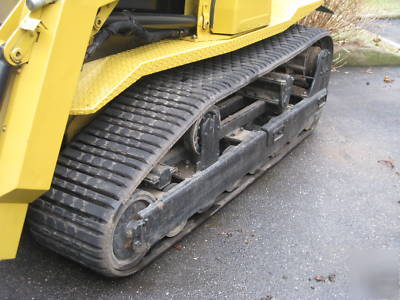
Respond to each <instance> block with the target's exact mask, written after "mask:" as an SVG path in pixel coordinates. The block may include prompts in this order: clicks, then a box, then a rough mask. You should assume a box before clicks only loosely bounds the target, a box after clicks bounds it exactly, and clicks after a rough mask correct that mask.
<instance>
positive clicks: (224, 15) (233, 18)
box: [211, 0, 272, 34]
mask: <svg viewBox="0 0 400 300" xmlns="http://www.w3.org/2000/svg"><path fill="white" fill-rule="evenodd" d="M271 8H272V0H252V1H251V5H249V1H248V0H218V1H216V2H215V7H214V10H213V16H212V20H211V23H212V26H211V31H212V32H213V33H218V34H238V33H242V32H245V31H249V30H252V29H254V28H260V27H263V26H267V25H268V24H269V23H270V20H271Z"/></svg>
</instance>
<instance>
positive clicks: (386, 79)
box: [383, 76, 394, 83]
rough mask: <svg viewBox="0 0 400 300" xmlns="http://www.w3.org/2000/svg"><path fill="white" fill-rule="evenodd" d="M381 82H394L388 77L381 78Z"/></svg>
mask: <svg viewBox="0 0 400 300" xmlns="http://www.w3.org/2000/svg"><path fill="white" fill-rule="evenodd" d="M383 81H384V82H386V83H392V82H394V80H393V79H391V78H390V77H389V76H385V78H383Z"/></svg>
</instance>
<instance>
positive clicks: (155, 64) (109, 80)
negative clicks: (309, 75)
mask: <svg viewBox="0 0 400 300" xmlns="http://www.w3.org/2000/svg"><path fill="white" fill-rule="evenodd" d="M207 1H208V0H207ZM207 1H206V2H207ZM322 3H323V1H320V0H318V1H316V0H286V1H281V0H273V2H272V12H273V13H272V15H271V22H270V25H269V26H267V27H263V28H261V29H258V30H255V31H251V32H248V33H246V34H241V35H236V36H233V37H230V38H229V39H223V40H216V41H206V42H196V43H194V42H191V41H189V40H165V41H161V42H158V43H154V44H150V45H146V46H143V47H139V48H136V49H133V50H130V51H126V52H123V53H119V54H116V55H113V56H109V57H106V58H103V59H99V60H96V61H93V62H90V63H88V64H86V65H85V66H84V67H83V70H82V73H81V77H80V80H79V84H78V88H77V91H76V94H75V98H74V101H73V104H72V107H71V114H72V115H85V114H92V113H95V112H96V111H98V110H99V109H100V108H102V107H103V106H104V105H106V104H107V103H108V102H110V101H111V100H112V99H114V98H115V97H116V96H118V95H119V94H120V93H121V92H123V91H124V90H125V89H126V88H128V87H129V86H130V85H132V84H133V83H134V82H136V81H137V80H138V79H140V78H141V77H143V76H146V75H149V74H153V73H156V72H159V71H163V70H167V69H170V68H174V67H177V66H181V65H184V64H188V63H191V62H195V61H199V60H202V59H206V58H209V57H213V56H216V55H221V54H224V53H228V52H231V51H235V50H237V49H239V48H242V47H245V46H247V45H250V44H252V43H255V42H257V41H260V40H263V39H266V38H268V37H271V36H273V35H276V34H278V33H280V32H283V31H285V30H286V29H287V28H289V27H290V26H291V25H293V24H295V23H296V22H297V21H299V20H300V19H302V18H303V17H305V16H307V15H308V14H309V13H310V12H312V11H313V10H315V9H316V8H318V7H319V6H320V5H322ZM199 9H200V8H199ZM225 37H226V36H224V38H225Z"/></svg>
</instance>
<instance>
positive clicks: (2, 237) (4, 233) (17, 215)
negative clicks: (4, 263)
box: [0, 203, 28, 260]
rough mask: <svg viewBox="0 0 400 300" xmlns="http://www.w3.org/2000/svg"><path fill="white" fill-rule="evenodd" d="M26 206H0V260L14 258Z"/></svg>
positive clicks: (6, 204)
mask: <svg viewBox="0 0 400 300" xmlns="http://www.w3.org/2000/svg"><path fill="white" fill-rule="evenodd" d="M27 208H28V204H15V203H12V204H8V203H1V204H0V241H1V243H0V260H3V259H13V258H15V256H16V254H17V250H18V244H19V239H20V236H21V232H22V228H23V226H24V221H25V215H26V211H27Z"/></svg>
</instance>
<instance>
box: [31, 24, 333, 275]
mask: <svg viewBox="0 0 400 300" xmlns="http://www.w3.org/2000/svg"><path fill="white" fill-rule="evenodd" d="M325 36H327V33H326V32H325V31H323V30H320V29H314V28H307V27H302V26H293V27H291V28H290V29H289V30H287V31H286V32H284V33H282V34H279V35H277V36H275V37H272V38H270V39H267V40H264V41H261V42H258V43H256V44H253V45H251V46H248V47H246V48H243V49H240V50H238V51H236V52H233V53H229V54H226V55H222V56H218V57H214V58H211V59H207V60H204V61H200V62H196V63H193V64H189V65H185V66H182V67H178V68H175V69H172V70H168V71H164V72H161V73H158V74H154V75H151V76H148V77H146V78H143V79H141V80H140V81H139V82H137V83H136V84H134V85H133V86H131V87H130V88H128V89H127V90H126V91H125V92H124V93H123V94H121V95H120V96H118V97H117V98H116V99H115V100H114V101H113V102H112V103H111V104H110V105H109V106H108V107H106V108H105V109H104V110H103V111H102V112H101V113H100V114H99V116H98V117H97V118H96V120H94V121H93V122H92V123H91V124H89V125H88V126H87V128H85V129H84V130H83V131H82V132H81V133H80V134H79V135H78V136H77V137H76V138H75V139H74V141H73V142H72V143H71V144H70V145H69V146H68V147H67V148H66V149H64V150H63V151H62V153H61V155H60V158H59V163H58V166H57V168H56V172H55V177H54V179H53V185H52V188H51V189H50V190H49V192H47V193H46V194H45V195H44V196H42V197H41V198H39V199H38V200H37V201H36V202H34V203H33V204H32V205H31V208H30V212H29V218H28V220H29V223H30V228H31V231H32V233H33V235H34V236H35V237H36V239H37V240H38V241H39V242H40V243H42V244H44V245H45V246H47V247H49V248H51V249H53V250H54V251H56V252H58V253H60V254H62V255H64V256H66V257H69V258H71V259H73V260H75V261H77V262H79V263H81V264H83V265H86V266H87V267H89V268H91V269H93V270H95V271H97V272H100V273H103V274H105V275H115V274H114V273H113V271H112V270H110V269H109V264H108V262H107V257H108V256H107V255H108V254H107V252H109V251H110V249H109V246H107V242H106V241H105V240H104V239H103V237H106V236H107V234H109V232H110V230H112V229H110V228H112V224H113V222H115V220H114V218H115V215H116V214H117V212H118V211H119V209H120V208H121V206H123V204H124V203H125V202H126V201H127V200H128V199H129V198H130V196H131V195H132V193H133V192H134V191H135V190H136V189H137V187H138V186H139V184H140V183H141V182H142V181H143V179H144V178H145V177H146V176H147V174H148V173H149V172H150V171H151V170H152V168H153V167H154V166H155V165H156V164H157V163H158V161H159V160H160V159H161V158H162V157H163V156H164V155H165V154H166V153H167V152H168V151H169V150H170V149H171V147H172V146H173V145H174V144H175V143H176V142H177V141H178V140H179V139H180V138H181V137H182V136H183V134H184V133H185V132H186V131H187V130H188V129H189V128H190V126H191V125H192V124H193V123H194V122H195V121H196V120H197V119H198V118H199V117H200V116H201V115H202V114H203V113H204V112H205V111H207V110H208V109H209V108H210V107H211V106H212V105H214V104H215V103H216V102H218V101H220V100H222V99H224V98H225V97H227V96H229V95H230V94H232V93H234V92H236V91H237V90H239V89H241V88H242V87H244V86H246V85H247V84H249V83H250V82H252V81H254V80H256V79H257V78H258V77H260V76H263V75H264V74H266V73H268V72H270V71H272V70H273V69H275V68H276V67H278V66H279V65H281V64H283V63H285V62H287V61H288V60H289V59H291V58H293V57H295V56H296V55H298V54H300V53H301V52H302V51H304V50H305V49H307V48H308V47H310V46H312V45H313V44H314V43H315V42H317V41H318V40H320V39H321V38H324V37H325Z"/></svg>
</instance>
